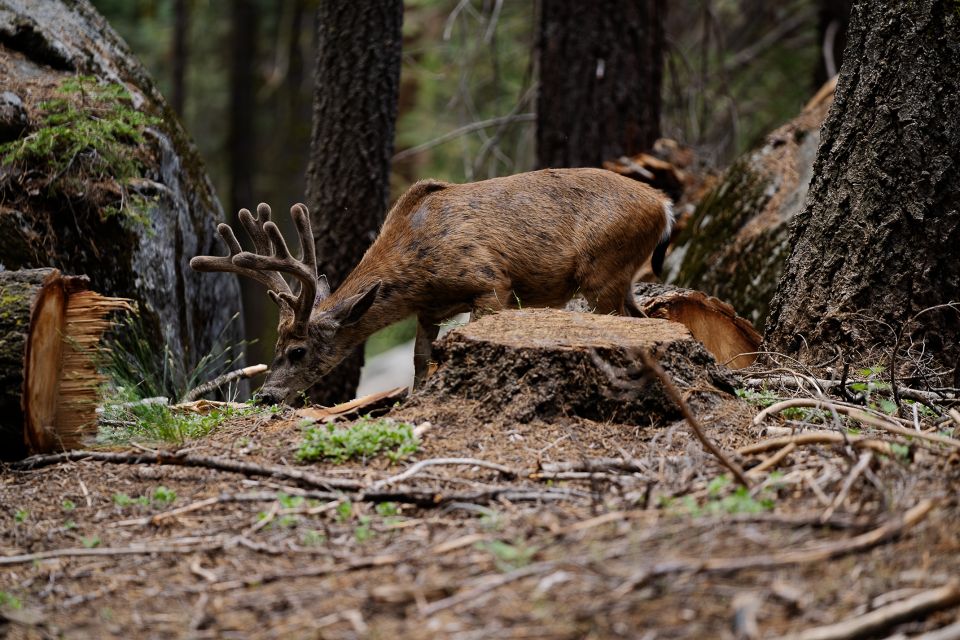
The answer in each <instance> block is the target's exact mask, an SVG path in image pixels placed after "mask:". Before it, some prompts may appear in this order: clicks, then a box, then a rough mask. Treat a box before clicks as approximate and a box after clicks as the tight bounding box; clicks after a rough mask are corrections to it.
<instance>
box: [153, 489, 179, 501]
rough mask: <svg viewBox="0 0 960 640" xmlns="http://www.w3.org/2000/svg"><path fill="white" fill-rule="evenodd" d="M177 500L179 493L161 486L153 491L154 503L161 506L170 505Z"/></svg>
mask: <svg viewBox="0 0 960 640" xmlns="http://www.w3.org/2000/svg"><path fill="white" fill-rule="evenodd" d="M176 499H177V492H176V491H174V490H173V489H168V488H166V487H164V486H163V485H160V486H159V487H157V488H156V489H154V490H153V501H154V502H159V503H160V504H169V503H171V502H173V501H174V500H176Z"/></svg>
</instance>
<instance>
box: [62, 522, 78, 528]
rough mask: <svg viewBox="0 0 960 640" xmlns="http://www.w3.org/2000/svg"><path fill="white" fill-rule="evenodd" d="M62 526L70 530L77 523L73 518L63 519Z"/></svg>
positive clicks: (75, 526)
mask: <svg viewBox="0 0 960 640" xmlns="http://www.w3.org/2000/svg"><path fill="white" fill-rule="evenodd" d="M63 528H64V529H66V530H67V531H70V530H72V529H76V528H77V523H76V522H74V521H73V520H67V521H65V522H64V523H63Z"/></svg>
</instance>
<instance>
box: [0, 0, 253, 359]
mask: <svg viewBox="0 0 960 640" xmlns="http://www.w3.org/2000/svg"><path fill="white" fill-rule="evenodd" d="M0 77H2V78H3V83H4V89H5V90H6V91H5V93H4V96H6V95H7V93H9V94H11V95H14V96H15V97H16V98H18V102H19V103H20V109H22V111H23V113H25V114H26V116H27V118H28V127H29V131H30V132H35V131H38V130H39V129H41V128H43V127H44V126H51V125H50V124H49V123H48V122H47V121H46V120H45V116H46V113H47V112H46V111H45V110H44V109H41V108H40V105H41V103H43V102H44V101H46V100H49V99H51V98H54V99H60V100H67V101H70V100H74V99H75V98H74V96H73V95H71V94H69V93H66V92H65V88H66V87H67V86H69V84H68V83H71V82H73V83H77V82H82V83H86V84H85V87H84V90H85V91H86V90H88V89H89V88H90V87H94V88H99V89H104V88H106V90H110V91H114V90H115V91H121V92H122V93H123V94H124V97H123V98H120V99H118V100H120V101H121V102H122V104H123V105H124V107H125V108H126V109H128V111H129V110H130V109H133V110H136V111H139V112H140V113H142V114H144V115H145V116H147V117H148V118H152V121H151V122H150V124H149V125H147V126H146V128H145V130H144V131H143V139H142V142H139V143H130V147H131V149H130V153H131V154H132V156H131V157H133V158H135V159H136V161H137V163H138V167H139V168H138V170H137V175H135V176H130V175H124V176H120V177H117V175H118V174H116V173H112V171H113V169H114V167H113V166H110V165H106V166H105V165H104V163H107V162H108V161H107V160H106V159H105V158H104V154H97V153H96V152H95V151H94V152H91V151H90V150H89V149H80V151H78V152H76V153H75V154H74V155H75V157H74V158H72V159H71V161H72V164H70V163H69V162H64V163H63V166H58V167H54V168H53V169H51V167H49V166H40V165H38V164H37V163H36V162H34V163H33V164H30V163H29V162H26V161H25V162H20V163H5V165H6V166H4V167H3V169H2V171H0V263H2V265H3V267H4V268H6V269H22V268H34V267H56V268H58V269H60V270H61V271H63V272H64V273H65V274H80V273H83V274H86V275H88V276H89V277H90V280H91V286H92V288H94V289H95V290H97V291H100V292H102V293H104V294H106V295H111V296H122V297H125V298H131V299H133V300H135V301H136V302H137V303H138V307H139V309H140V315H141V317H142V318H143V322H144V325H145V330H146V331H147V333H148V336H147V337H148V338H149V340H150V342H151V344H153V345H156V347H157V349H158V353H159V352H160V349H162V347H163V345H164V344H166V347H167V348H168V349H169V351H170V353H171V355H172V356H173V360H174V365H175V366H176V367H178V368H181V369H183V370H185V371H189V370H190V369H192V367H193V366H194V364H195V363H196V362H197V361H198V360H199V359H200V358H202V357H203V356H204V355H205V354H208V353H210V352H212V351H214V350H215V349H216V348H217V347H218V345H220V344H223V343H226V344H235V343H238V342H239V341H240V339H241V337H242V335H243V325H242V321H241V320H239V319H235V320H233V317H234V316H235V314H237V313H238V312H239V311H240V288H239V283H238V282H237V279H236V276H234V275H232V274H200V273H196V272H194V271H193V270H191V269H190V268H189V265H188V263H189V260H190V258H191V257H193V256H194V255H197V254H209V253H216V252H218V251H219V250H220V245H219V239H218V237H217V236H216V224H217V222H219V221H222V220H223V218H224V215H223V211H222V209H221V207H220V204H219V202H218V201H217V198H216V195H215V193H214V192H213V188H212V185H211V183H210V180H209V178H208V177H207V175H206V173H205V170H204V167H203V164H202V162H201V161H200V159H199V157H198V155H197V152H196V150H195V149H194V147H193V146H192V143H191V142H190V141H189V138H188V137H187V135H186V134H185V133H184V131H183V130H182V128H181V127H180V125H179V123H178V121H177V119H176V116H175V115H174V114H173V112H172V111H171V110H170V108H169V107H168V106H167V104H166V103H165V101H164V100H163V97H162V96H161V95H160V93H159V92H158V91H157V89H156V87H155V85H154V84H153V81H152V80H151V79H150V77H149V75H148V74H147V72H146V71H145V70H144V68H143V67H142V65H141V64H140V63H139V61H138V60H137V59H136V58H135V57H134V56H133V54H132V53H131V52H130V50H129V48H128V47H127V45H126V44H125V43H124V42H123V41H122V40H121V38H120V37H119V36H118V35H117V34H116V32H114V31H113V29H112V28H111V27H110V26H109V24H107V22H106V20H104V18H103V17H102V16H100V15H99V14H98V13H97V11H96V10H95V9H94V7H93V6H92V5H91V4H90V2H89V1H88V0H44V1H43V2H35V1H32V0H0ZM75 94H77V95H78V94H79V92H75ZM88 98H89V95H88ZM15 102H17V101H8V102H4V103H0V105H2V104H7V103H9V104H14V103H15ZM87 102H89V100H88V101H87ZM13 108H14V110H15V111H16V109H17V107H13ZM0 112H3V107H2V106H0ZM16 118H17V116H14V119H16ZM0 142H2V136H0ZM84 163H88V165H89V163H100V164H98V165H94V168H95V169H96V170H95V171H89V172H88V173H87V174H83V173H81V172H80V171H79V169H78V167H82V166H84ZM101 173H102V174H103V175H105V176H106V178H105V179H103V180H96V179H88V178H89V176H90V175H99V174H101ZM51 187H53V188H51ZM132 198H136V199H137V201H138V202H139V203H140V205H138V208H137V210H136V212H135V213H136V215H125V211H126V210H125V209H122V208H121V209H120V213H118V214H114V215H111V214H107V213H105V211H106V209H105V203H114V202H119V203H122V204H123V205H127V208H128V209H130V207H129V203H130V202H131V199H132Z"/></svg>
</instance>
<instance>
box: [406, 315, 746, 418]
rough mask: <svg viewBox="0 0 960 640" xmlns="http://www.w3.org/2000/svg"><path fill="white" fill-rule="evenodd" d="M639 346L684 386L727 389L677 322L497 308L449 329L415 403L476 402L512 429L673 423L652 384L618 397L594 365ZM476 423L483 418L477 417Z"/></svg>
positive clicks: (621, 360)
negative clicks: (566, 419) (573, 422)
mask: <svg viewBox="0 0 960 640" xmlns="http://www.w3.org/2000/svg"><path fill="white" fill-rule="evenodd" d="M636 349H645V350H647V351H648V352H649V353H650V354H651V355H652V356H653V357H655V358H657V360H659V362H660V364H661V365H662V366H663V368H664V369H665V370H666V371H667V373H668V374H669V375H670V376H671V377H672V378H673V380H674V381H675V382H676V384H677V385H678V386H679V387H681V388H682V389H691V390H695V391H696V392H707V393H705V394H700V396H702V398H701V397H699V396H698V401H699V400H701V399H702V400H703V401H704V402H709V398H710V397H717V393H716V392H717V391H718V390H719V391H722V392H726V393H732V392H733V384H732V379H731V377H730V375H729V372H728V371H727V370H726V369H725V368H723V367H720V366H718V365H717V364H716V362H715V361H714V359H713V357H712V356H711V355H710V354H709V353H708V352H707V351H706V349H704V347H703V345H701V344H700V343H699V342H697V341H696V340H694V339H693V337H692V336H691V335H690V332H689V331H688V330H687V329H686V327H684V326H683V325H681V324H678V323H675V322H670V321H667V320H660V319H652V318H625V317H621V316H604V315H597V314H591V313H578V312H570V311H561V310H557V309H529V310H521V311H502V312H500V313H497V314H494V315H490V316H485V317H483V318H480V319H479V320H476V321H475V322H471V323H469V324H467V325H465V326H463V327H460V328H457V329H454V330H453V331H451V332H450V333H449V334H447V335H446V336H444V337H443V338H442V339H441V340H439V341H438V342H436V343H435V344H434V357H435V359H436V360H437V362H438V364H439V366H438V368H437V371H436V373H434V375H433V376H431V377H430V379H429V380H428V381H427V383H426V384H425V385H424V387H423V389H422V390H421V391H420V392H418V393H417V394H416V396H415V399H419V400H420V401H429V400H442V399H443V398H446V397H449V398H454V397H456V398H463V399H466V400H473V401H478V402H477V403H476V410H477V411H478V412H479V413H480V414H487V415H494V414H496V415H502V416H504V417H507V418H509V419H512V420H516V421H519V422H528V421H530V420H532V419H534V418H539V419H545V420H549V419H550V418H554V417H558V416H578V417H582V418H588V419H591V420H601V421H606V420H610V421H615V422H630V423H636V424H643V425H648V424H651V423H653V422H661V421H663V420H670V419H676V418H678V417H679V416H680V413H679V410H678V409H677V407H676V405H674V403H673V402H672V401H671V400H670V399H669V398H668V397H667V396H666V395H665V393H664V391H663V389H662V387H661V385H660V383H659V381H657V380H656V379H653V378H651V379H648V380H644V381H641V382H640V384H639V385H638V386H637V388H636V392H635V393H631V394H620V393H618V389H616V388H615V387H614V385H613V384H612V383H611V381H610V380H609V379H608V378H607V376H606V374H605V373H604V372H603V371H602V370H601V369H600V367H598V366H597V364H596V363H595V361H594V354H596V355H597V356H599V357H600V358H602V359H603V360H605V361H607V362H609V363H610V364H611V365H613V366H614V367H625V366H626V365H628V364H632V363H634V362H635V360H636V356H635V355H633V353H631V352H632V351H634V350H636ZM478 417H482V415H478Z"/></svg>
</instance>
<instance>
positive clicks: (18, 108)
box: [0, 91, 27, 144]
mask: <svg viewBox="0 0 960 640" xmlns="http://www.w3.org/2000/svg"><path fill="white" fill-rule="evenodd" d="M26 129H27V110H26V109H24V108H23V100H21V99H20V96H18V95H17V94H15V93H13V92H11V91H4V92H2V93H0V144H3V143H4V142H10V141H11V140H16V139H17V138H19V137H20V136H21V134H23V132H24V131H26Z"/></svg>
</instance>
